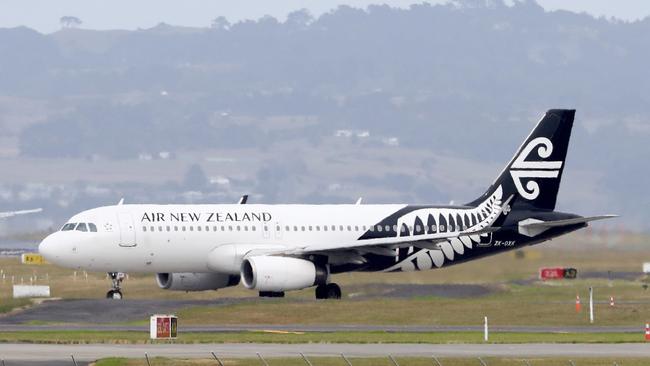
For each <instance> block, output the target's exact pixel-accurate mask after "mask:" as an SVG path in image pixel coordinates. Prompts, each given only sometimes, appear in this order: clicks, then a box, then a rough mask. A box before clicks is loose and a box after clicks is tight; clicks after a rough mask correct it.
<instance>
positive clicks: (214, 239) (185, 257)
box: [39, 204, 405, 273]
mask: <svg viewBox="0 0 650 366" xmlns="http://www.w3.org/2000/svg"><path fill="white" fill-rule="evenodd" d="M403 207H405V205H254V204H251V205H249V204H245V205H117V206H107V207H100V208H95V209H91V210H88V211H84V212H82V213H80V214H77V215H75V216H73V217H72V218H71V219H70V220H69V221H68V223H70V224H78V223H87V224H90V223H92V224H94V225H95V227H96V228H97V231H96V232H91V231H79V230H77V229H78V228H77V229H71V230H66V231H58V232H55V233H53V234H51V235H50V236H49V237H48V238H46V239H45V240H44V241H43V243H41V245H40V247H39V250H40V252H41V253H43V254H44V255H45V256H46V258H48V259H49V260H51V261H52V262H54V263H57V264H60V265H63V266H67V267H72V268H80V269H87V270H93V271H111V272H118V271H119V272H147V273H157V272H202V271H218V272H228V273H232V272H235V273H236V271H235V270H234V268H236V267H237V264H236V263H235V264H233V266H232V268H228V269H227V268H215V267H214V266H210V263H209V261H208V256H209V255H210V253H211V252H213V251H214V250H215V249H216V248H218V247H224V246H229V245H236V246H239V247H245V248H246V250H255V248H263V249H269V248H278V249H290V248H294V247H301V246H306V245H326V244H330V243H337V242H351V241H354V240H356V239H357V238H359V237H360V236H361V235H363V233H364V232H366V231H367V230H369V228H370V227H371V226H373V225H374V224H376V223H377V222H379V221H381V220H382V219H383V218H384V217H386V216H388V215H390V214H391V213H394V212H396V211H398V210H399V209H401V208H403ZM88 226H89V225H87V228H88ZM225 255H228V253H227V252H224V256H225ZM221 259H225V260H226V261H227V260H229V258H221ZM236 269H237V271H238V268H236Z"/></svg>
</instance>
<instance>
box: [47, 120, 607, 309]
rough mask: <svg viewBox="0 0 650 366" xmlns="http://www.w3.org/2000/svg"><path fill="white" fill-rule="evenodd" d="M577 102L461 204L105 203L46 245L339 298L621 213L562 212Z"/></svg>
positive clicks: (180, 281)
mask: <svg viewBox="0 0 650 366" xmlns="http://www.w3.org/2000/svg"><path fill="white" fill-rule="evenodd" d="M574 114H575V111H574V110H563V109H553V110H549V111H548V112H546V114H545V115H544V117H543V118H542V119H541V121H540V122H539V123H538V124H537V126H536V127H535V128H534V129H533V131H532V132H531V133H530V135H529V136H528V137H527V138H526V140H525V141H524V143H523V144H522V145H521V147H520V148H519V149H518V150H517V152H516V154H515V155H514V157H513V158H512V160H511V161H510V162H509V163H508V165H507V166H506V167H505V168H504V169H503V171H502V172H501V174H499V176H498V177H497V179H496V180H495V181H494V183H492V185H491V186H490V187H489V188H488V189H487V191H485V193H484V194H483V195H482V196H481V197H479V198H477V199H475V200H474V201H471V202H469V203H467V204H465V205H462V206H430V205H404V204H401V205H400V204H393V205H363V204H360V201H359V202H357V203H356V204H350V205H258V204H250V203H248V202H247V200H246V198H247V197H244V198H242V199H241V200H240V202H238V203H237V204H232V205H137V204H133V205H132V204H123V203H122V201H120V203H119V204H117V205H115V206H107V207H99V208H95V209H91V210H88V211H84V212H81V213H79V214H77V215H75V216H73V217H72V218H71V219H70V220H69V221H68V222H67V223H66V224H65V225H63V227H62V229H61V230H60V231H58V232H55V233H53V234H51V235H50V236H48V237H47V238H45V239H44V240H43V242H42V243H41V244H40V247H39V249H40V252H41V253H42V254H43V255H44V256H45V258H46V259H47V260H49V261H51V262H53V263H57V264H60V265H62V266H66V267H71V268H78V269H85V270H91V271H106V272H109V273H110V274H111V279H112V280H113V281H112V282H113V286H112V288H111V290H110V291H109V293H108V294H107V296H108V297H112V298H121V297H122V293H121V289H120V284H121V282H122V278H123V276H121V275H120V273H122V272H149V273H156V279H157V282H158V284H159V286H160V287H161V288H163V289H169V290H181V291H203V290H216V289H219V288H223V287H228V286H234V285H236V284H238V283H239V282H242V283H243V284H244V286H245V287H247V288H249V289H252V290H256V291H258V292H259V294H260V296H284V292H285V291H290V290H299V289H303V288H307V287H312V286H315V288H316V298H319V299H331V298H340V297H341V289H340V287H339V286H338V285H336V284H335V283H333V282H332V275H333V274H336V273H342V272H349V271H376V272H394V271H421V270H428V269H434V268H440V267H443V266H449V265H452V264H457V263H462V262H465V261H469V260H473V259H478V258H481V257H484V256H488V255H492V254H498V253H501V252H504V251H507V250H512V249H515V248H521V247H524V246H527V245H533V244H538V243H541V242H543V241H546V240H548V239H551V238H553V237H556V236H560V235H563V234H566V233H569V232H572V231H575V230H578V229H580V228H584V227H586V226H587V225H588V222H590V221H593V220H599V219H604V218H608V217H612V216H611V215H605V216H595V217H582V216H578V215H575V214H570V213H563V212H557V211H555V203H556V198H557V193H558V190H559V188H560V181H561V179H562V173H563V172H564V168H565V166H566V153H567V148H568V145H569V138H570V136H571V128H572V126H573V119H574Z"/></svg>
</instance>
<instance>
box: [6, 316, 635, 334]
mask: <svg viewBox="0 0 650 366" xmlns="http://www.w3.org/2000/svg"><path fill="white" fill-rule="evenodd" d="M0 330H2V331H5V332H17V331H57V330H80V331H118V332H149V326H148V325H141V326H138V325H110V324H103V325H102V324H80V325H79V324H61V325H58V324H55V325H29V324H0ZM643 330H644V328H643V326H639V327H629V326H577V327H576V326H553V327H547V326H491V327H490V331H492V332H506V333H511V332H521V333H639V334H641V332H643ZM178 331H179V332H180V333H186V332H192V333H194V332H196V333H228V332H231V333H232V332H246V331H253V332H255V331H257V332H262V331H286V332H305V333H310V332H315V333H318V332H321V333H331V332H377V331H383V332H392V333H430V332H483V326H462V325H461V326H444V325H431V326H419V325H302V324H289V325H271V324H268V325H265V324H241V325H193V326H192V325H190V326H183V325H182V319H181V321H180V322H179V325H178Z"/></svg>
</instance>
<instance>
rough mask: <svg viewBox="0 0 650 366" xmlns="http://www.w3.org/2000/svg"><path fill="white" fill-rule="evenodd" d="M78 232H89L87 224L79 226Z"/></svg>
mask: <svg viewBox="0 0 650 366" xmlns="http://www.w3.org/2000/svg"><path fill="white" fill-rule="evenodd" d="M77 231H88V228H87V227H86V224H84V223H81V224H77Z"/></svg>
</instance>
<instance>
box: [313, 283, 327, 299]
mask: <svg viewBox="0 0 650 366" xmlns="http://www.w3.org/2000/svg"><path fill="white" fill-rule="evenodd" d="M316 299H317V300H322V299H327V285H318V286H316Z"/></svg>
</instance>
